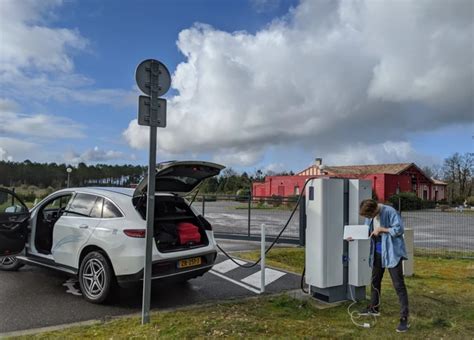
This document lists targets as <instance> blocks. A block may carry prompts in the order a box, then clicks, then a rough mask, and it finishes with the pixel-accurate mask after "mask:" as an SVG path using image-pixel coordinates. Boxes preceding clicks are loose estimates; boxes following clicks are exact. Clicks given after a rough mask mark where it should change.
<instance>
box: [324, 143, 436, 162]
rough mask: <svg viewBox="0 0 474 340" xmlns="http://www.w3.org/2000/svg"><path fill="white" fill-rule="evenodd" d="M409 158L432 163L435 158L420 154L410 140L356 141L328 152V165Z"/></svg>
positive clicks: (400, 160)
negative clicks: (374, 142) (378, 142)
mask: <svg viewBox="0 0 474 340" xmlns="http://www.w3.org/2000/svg"><path fill="white" fill-rule="evenodd" d="M407 160H411V161H416V162H420V163H423V164H431V163H433V162H434V159H433V158H430V157H428V156H423V155H420V154H419V153H418V152H417V151H416V150H415V149H413V147H412V145H411V144H410V143H409V142H397V141H386V142H383V143H380V144H364V143H354V144H349V145H347V146H345V147H344V148H342V149H340V150H338V151H336V152H333V153H330V154H327V156H326V157H323V161H324V163H325V164H328V165H351V164H374V163H402V162H406V161H407Z"/></svg>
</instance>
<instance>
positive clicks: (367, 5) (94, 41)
mask: <svg viewBox="0 0 474 340" xmlns="http://www.w3.org/2000/svg"><path fill="white" fill-rule="evenodd" d="M473 6H474V3H473V2H472V1H471V0H453V1H450V2H447V1H443V0H416V1H409V0H405V1H389V0H387V1H377V0H355V1H332V0H300V1H298V0H155V1H145V0H136V1H132V0H124V1H114V0H101V1H96V0H81V1H79V0H64V1H61V0H41V1H40V0H21V1H18V0H0V160H6V161H23V160H25V159H29V160H31V161H37V162H56V163H68V164H78V163H79V162H86V163H87V164H96V163H108V164H125V163H127V164H141V165H145V164H147V162H148V137H149V133H148V128H147V127H143V126H139V125H138V124H137V118H136V117H137V105H138V104H137V103H138V96H139V95H140V94H141V93H140V91H139V90H138V88H137V86H136V84H135V76H134V73H135V68H136V66H137V65H138V64H139V63H140V62H141V61H142V60H144V59H148V58H154V59H158V60H160V61H161V62H163V63H164V64H165V65H166V66H167V67H168V69H169V70H170V72H171V74H172V84H171V86H172V88H171V89H170V91H169V92H168V93H167V94H166V95H165V96H164V97H165V98H166V99H167V101H168V113H167V127H166V128H159V129H158V134H157V137H158V152H157V159H158V161H167V160H186V159H198V160H206V161H213V162H217V163H221V164H223V165H225V166H227V167H232V168H234V169H236V170H238V171H249V172H253V171H256V170H257V169H261V170H264V171H268V170H271V171H276V172H278V171H283V170H288V171H289V170H293V171H300V170H302V169H304V168H305V167H307V166H308V165H310V164H311V163H312V162H313V161H314V159H315V158H316V157H321V158H323V163H325V164H328V165H346V164H374V163H395V162H415V163H417V164H418V165H420V166H424V165H434V164H441V163H442V162H443V159H444V158H446V157H448V156H450V155H451V154H453V153H455V152H460V153H465V152H474V147H473V146H474V139H473V138H474V102H473V100H474V99H473V98H474V63H473V60H474V36H473V35H474V33H473V32H474V18H473V15H474V14H473V13H474V8H473Z"/></svg>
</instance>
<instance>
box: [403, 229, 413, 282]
mask: <svg viewBox="0 0 474 340" xmlns="http://www.w3.org/2000/svg"><path fill="white" fill-rule="evenodd" d="M403 234H404V235H403V237H404V239H405V247H406V251H407V257H408V260H405V261H403V262H402V263H403V275H405V276H413V274H414V261H415V258H414V256H415V251H414V238H415V237H414V236H415V235H414V230H413V229H409V228H405V232H404V233H403Z"/></svg>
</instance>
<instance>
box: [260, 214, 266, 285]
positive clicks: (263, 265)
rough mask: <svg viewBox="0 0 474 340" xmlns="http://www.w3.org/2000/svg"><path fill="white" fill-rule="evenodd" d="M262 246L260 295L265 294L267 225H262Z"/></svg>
mask: <svg viewBox="0 0 474 340" xmlns="http://www.w3.org/2000/svg"><path fill="white" fill-rule="evenodd" d="M260 232H261V245H260V256H261V258H262V260H261V261H260V273H261V275H260V294H263V293H265V223H262V225H261V231H260Z"/></svg>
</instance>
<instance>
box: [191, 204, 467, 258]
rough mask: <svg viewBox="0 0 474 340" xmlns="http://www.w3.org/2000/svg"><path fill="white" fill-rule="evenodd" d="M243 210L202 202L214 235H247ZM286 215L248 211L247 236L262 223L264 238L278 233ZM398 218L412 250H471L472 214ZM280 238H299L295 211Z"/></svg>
mask: <svg viewBox="0 0 474 340" xmlns="http://www.w3.org/2000/svg"><path fill="white" fill-rule="evenodd" d="M194 207H195V208H197V209H198V210H201V209H202V204H201V202H196V203H195V206H194ZM245 207H246V203H240V202H234V201H219V202H206V205H205V217H206V218H207V219H208V220H209V221H210V222H211V223H212V224H213V226H214V229H215V231H217V232H227V233H235V234H247V231H248V210H247V209H246V208H245ZM236 208H242V209H236ZM290 214H291V211H289V210H288V211H287V210H258V209H254V210H252V211H251V234H252V235H260V225H261V224H262V223H265V224H266V226H267V233H268V235H276V234H278V232H279V231H280V230H281V228H282V227H283V226H284V224H285V223H286V221H287V220H288V218H289V217H290ZM402 217H403V220H404V222H405V227H407V228H413V229H414V230H415V247H421V248H440V249H449V250H458V251H474V213H460V212H440V211H434V210H423V211H407V212H403V214H402ZM283 235H284V236H286V237H293V238H298V237H299V211H296V213H295V215H294V216H293V218H292V220H291V222H290V224H289V226H288V228H287V230H286V231H285V233H284V234H283Z"/></svg>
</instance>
